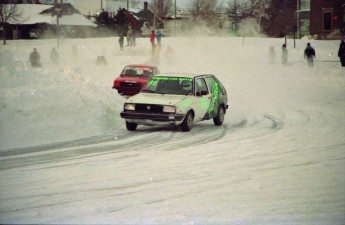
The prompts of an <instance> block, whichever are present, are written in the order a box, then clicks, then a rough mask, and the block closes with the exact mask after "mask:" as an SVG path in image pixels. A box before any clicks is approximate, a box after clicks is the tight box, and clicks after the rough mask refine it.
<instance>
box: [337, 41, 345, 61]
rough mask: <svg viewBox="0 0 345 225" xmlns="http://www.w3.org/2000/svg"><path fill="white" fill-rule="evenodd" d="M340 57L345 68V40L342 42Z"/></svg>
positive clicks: (339, 51)
mask: <svg viewBox="0 0 345 225" xmlns="http://www.w3.org/2000/svg"><path fill="white" fill-rule="evenodd" d="M338 57H339V58H340V62H341V66H342V67H345V40H342V41H341V42H340V46H339V50H338Z"/></svg>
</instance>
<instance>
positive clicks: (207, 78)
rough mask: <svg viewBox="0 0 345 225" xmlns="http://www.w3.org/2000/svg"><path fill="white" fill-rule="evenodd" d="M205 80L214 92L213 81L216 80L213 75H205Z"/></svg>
mask: <svg viewBox="0 0 345 225" xmlns="http://www.w3.org/2000/svg"><path fill="white" fill-rule="evenodd" d="M205 80H206V83H207V86H208V88H209V90H210V92H211V94H212V85H213V82H216V81H215V80H214V79H213V78H212V77H205Z"/></svg>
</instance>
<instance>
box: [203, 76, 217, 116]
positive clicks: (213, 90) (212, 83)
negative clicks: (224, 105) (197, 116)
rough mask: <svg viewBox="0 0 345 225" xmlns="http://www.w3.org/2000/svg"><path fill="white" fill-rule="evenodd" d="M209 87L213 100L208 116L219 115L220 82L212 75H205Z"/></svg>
mask: <svg viewBox="0 0 345 225" xmlns="http://www.w3.org/2000/svg"><path fill="white" fill-rule="evenodd" d="M205 80H206V83H207V85H208V89H209V90H210V95H211V102H210V105H209V107H208V110H207V114H208V116H209V117H208V118H213V117H215V116H217V113H218V108H219V105H220V99H219V97H220V95H219V88H220V87H219V83H218V81H217V80H216V79H214V78H213V77H212V76H208V77H205Z"/></svg>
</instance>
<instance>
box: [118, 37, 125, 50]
mask: <svg viewBox="0 0 345 225" xmlns="http://www.w3.org/2000/svg"><path fill="white" fill-rule="evenodd" d="M124 39H125V38H124V34H120V37H119V44H120V49H121V51H123V42H124Z"/></svg>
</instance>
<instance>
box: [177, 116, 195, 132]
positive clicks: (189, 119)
mask: <svg viewBox="0 0 345 225" xmlns="http://www.w3.org/2000/svg"><path fill="white" fill-rule="evenodd" d="M193 120H194V116H193V114H192V113H191V112H188V113H187V115H186V116H185V118H184V120H183V122H182V123H181V125H180V127H181V130H182V131H184V132H187V131H190V130H191V129H192V127H193Z"/></svg>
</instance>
